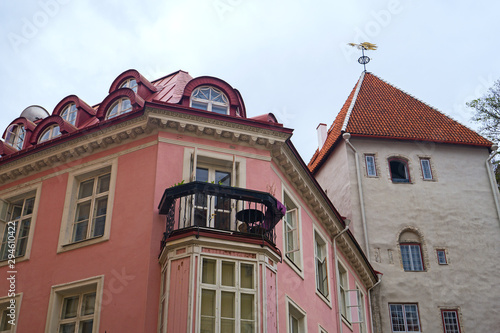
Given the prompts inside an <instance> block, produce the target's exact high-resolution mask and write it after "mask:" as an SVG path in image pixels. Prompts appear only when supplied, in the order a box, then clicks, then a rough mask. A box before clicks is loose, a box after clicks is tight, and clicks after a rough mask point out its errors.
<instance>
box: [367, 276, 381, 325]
mask: <svg viewBox="0 0 500 333" xmlns="http://www.w3.org/2000/svg"><path fill="white" fill-rule="evenodd" d="M377 277H378V281H377V283H375V284H374V285H373V286H372V287H371V288H369V289H368V291H367V293H368V304H369V305H370V326H371V330H370V331H371V333H373V332H374V331H373V311H372V297H371V293H370V291H372V289H373V288H375V287H376V286H378V285H379V283H380V282H382V273H377Z"/></svg>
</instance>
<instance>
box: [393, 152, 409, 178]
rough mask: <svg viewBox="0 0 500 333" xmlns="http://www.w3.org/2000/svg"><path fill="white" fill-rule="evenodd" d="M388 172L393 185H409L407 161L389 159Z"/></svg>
mask: <svg viewBox="0 0 500 333" xmlns="http://www.w3.org/2000/svg"><path fill="white" fill-rule="evenodd" d="M389 171H390V173H391V179H392V182H393V183H409V182H410V172H409V170H408V161H406V160H404V159H400V158H390V159H389Z"/></svg>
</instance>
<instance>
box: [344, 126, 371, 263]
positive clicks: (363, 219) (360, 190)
mask: <svg viewBox="0 0 500 333" xmlns="http://www.w3.org/2000/svg"><path fill="white" fill-rule="evenodd" d="M342 138H343V139H344V141H345V142H346V143H347V145H348V146H349V147H351V149H352V151H353V152H354V159H355V161H356V175H357V177H358V193H359V205H360V206H361V222H362V224H363V233H364V236H365V252H366V257H367V258H368V262H371V259H370V246H369V245H368V232H367V230H366V214H365V202H364V200H363V187H362V186H361V169H360V167H359V154H358V151H357V150H356V148H354V146H353V145H352V143H351V142H349V139H350V138H351V134H350V133H344V134H342Z"/></svg>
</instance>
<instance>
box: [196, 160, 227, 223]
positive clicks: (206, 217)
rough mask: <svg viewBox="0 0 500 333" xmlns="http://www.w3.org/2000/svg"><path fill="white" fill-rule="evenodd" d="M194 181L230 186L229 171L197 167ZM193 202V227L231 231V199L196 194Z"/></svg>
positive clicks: (205, 166)
mask: <svg viewBox="0 0 500 333" xmlns="http://www.w3.org/2000/svg"><path fill="white" fill-rule="evenodd" d="M196 180H197V181H200V182H207V183H213V184H219V185H226V186H231V171H230V170H228V169H225V168H221V167H213V166H208V165H199V166H197V167H196ZM194 201H195V202H194V224H195V225H197V226H201V227H209V228H216V229H223V230H230V229H231V199H229V198H221V197H216V196H212V195H203V194H197V195H196V196H195V198H194Z"/></svg>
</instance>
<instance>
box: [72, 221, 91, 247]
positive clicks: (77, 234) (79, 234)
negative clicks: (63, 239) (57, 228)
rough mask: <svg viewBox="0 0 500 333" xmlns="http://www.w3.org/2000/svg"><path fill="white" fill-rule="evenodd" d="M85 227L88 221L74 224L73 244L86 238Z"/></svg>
mask: <svg viewBox="0 0 500 333" xmlns="http://www.w3.org/2000/svg"><path fill="white" fill-rule="evenodd" d="M87 225H88V221H84V222H80V223H75V226H74V230H73V241H74V242H78V241H80V240H83V239H85V238H87Z"/></svg>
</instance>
